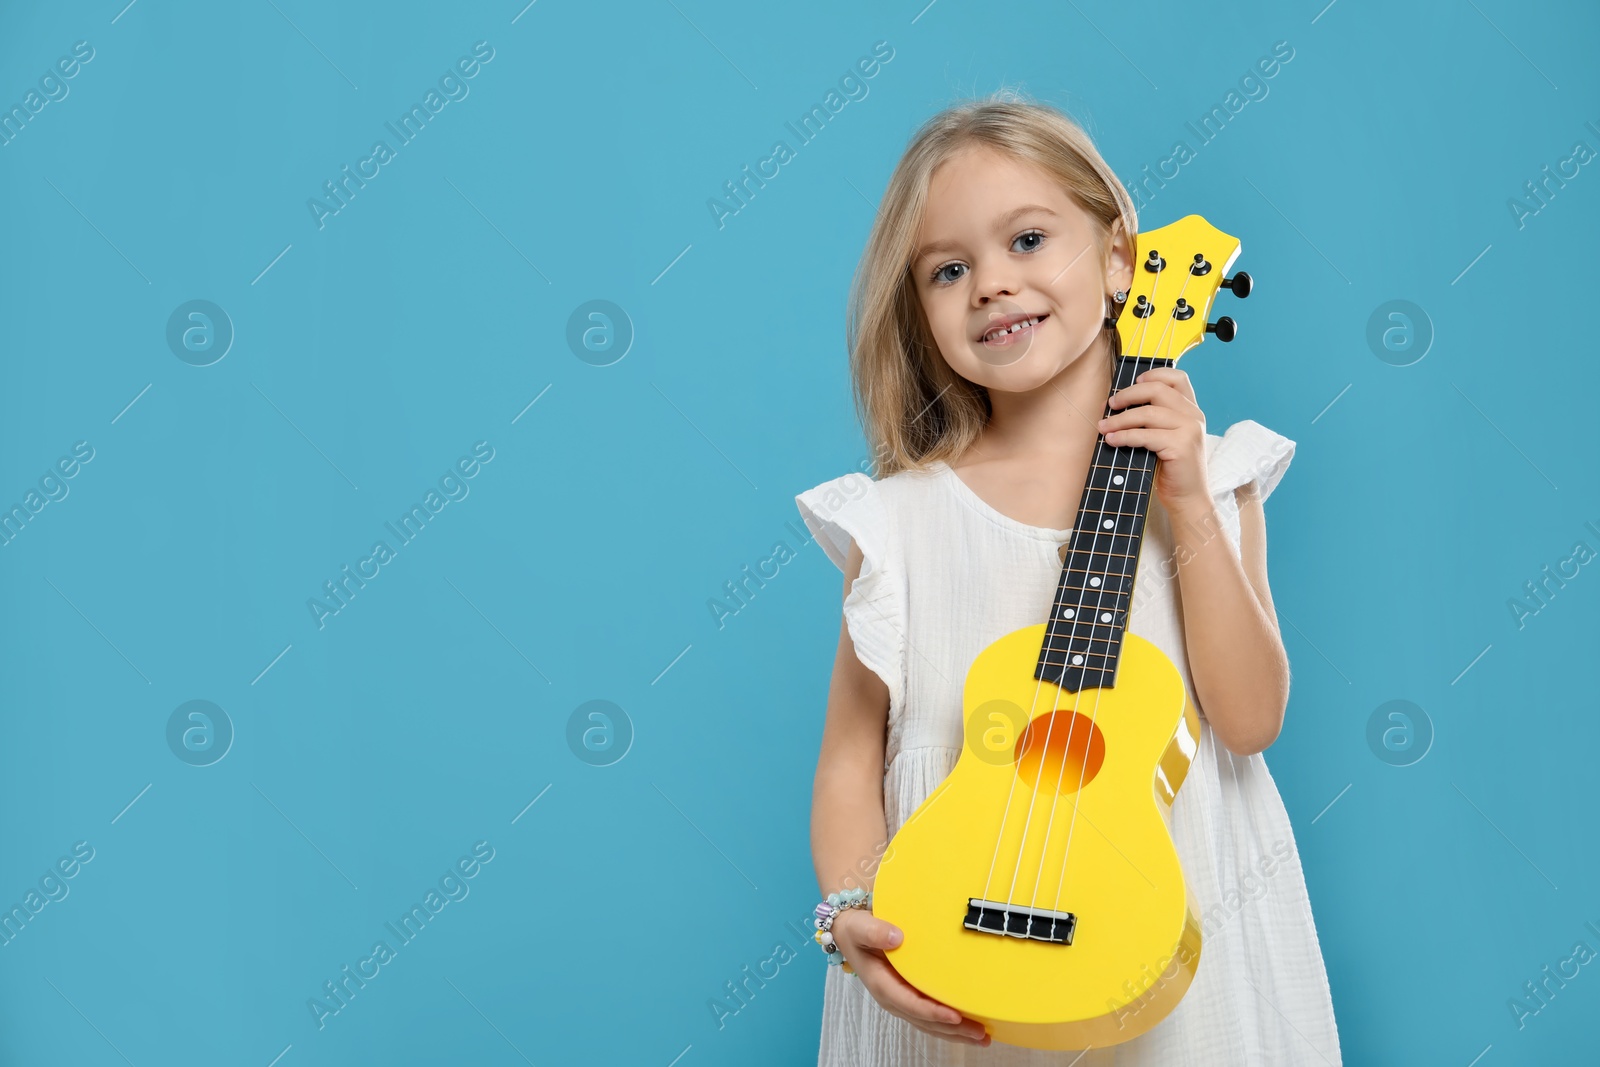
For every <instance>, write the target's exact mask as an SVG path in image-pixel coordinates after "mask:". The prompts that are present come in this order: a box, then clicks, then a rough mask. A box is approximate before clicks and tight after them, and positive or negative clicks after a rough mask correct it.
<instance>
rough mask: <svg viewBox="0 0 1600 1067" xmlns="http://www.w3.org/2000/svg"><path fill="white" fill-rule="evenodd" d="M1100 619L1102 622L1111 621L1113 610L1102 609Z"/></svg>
mask: <svg viewBox="0 0 1600 1067" xmlns="http://www.w3.org/2000/svg"><path fill="white" fill-rule="evenodd" d="M1100 621H1101V622H1110V621H1111V612H1109V611H1102V612H1101V613H1100Z"/></svg>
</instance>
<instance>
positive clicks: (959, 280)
mask: <svg viewBox="0 0 1600 1067" xmlns="http://www.w3.org/2000/svg"><path fill="white" fill-rule="evenodd" d="M1121 235H1122V229H1121V225H1120V223H1119V224H1118V225H1117V227H1116V228H1115V229H1114V230H1113V233H1112V238H1113V241H1112V245H1113V254H1112V258H1111V276H1110V277H1109V278H1108V277H1107V276H1106V275H1105V274H1104V273H1103V271H1102V266H1101V259H1100V247H1099V245H1098V243H1097V239H1096V233H1095V224H1094V222H1093V220H1092V219H1091V218H1090V216H1089V215H1088V213H1087V212H1085V211H1084V210H1083V209H1082V208H1080V207H1079V206H1078V204H1077V202H1076V201H1074V200H1073V199H1072V197H1071V195H1070V194H1068V193H1067V192H1066V191H1065V190H1064V189H1062V188H1060V187H1059V186H1058V185H1057V184H1056V183H1055V182H1054V181H1052V180H1051V179H1050V177H1049V176H1048V175H1047V174H1045V173H1044V172H1043V171H1042V170H1040V169H1039V168H1037V167H1035V166H1033V165H1032V164H1029V163H1025V162H1022V161H1019V160H1016V159H1013V158H1012V157H1011V156H1008V155H1005V154H1004V153H1001V152H997V151H995V150H994V149H992V148H989V147H987V146H974V147H971V148H968V149H964V150H963V151H962V152H960V153H959V154H957V155H954V156H951V157H950V158H949V159H946V160H945V161H944V162H943V163H941V164H939V166H938V167H937V168H935V169H934V172H933V177H932V181H931V182H930V184H929V188H928V202H927V210H926V211H925V213H924V214H923V219H922V228H921V230H920V232H919V233H918V235H917V244H916V248H917V251H915V252H913V253H912V256H913V258H912V261H911V269H912V274H913V280H914V282H915V284H916V289H917V294H918V297H919V298H920V300H921V303H922V309H923V313H924V314H925V315H926V316H927V319H928V324H929V326H930V327H932V330H933V337H934V341H935V343H937V344H938V346H939V351H940V353H941V354H942V355H943V356H944V359H945V362H947V363H949V364H950V367H951V369H953V370H954V371H955V372H956V373H957V374H959V375H961V376H962V377H963V378H965V379H967V380H968V381H971V382H974V383H976V384H978V385H982V386H985V387H987V388H990V389H1000V390H1003V391H1006V392H1025V391H1027V390H1031V389H1036V388H1038V387H1039V386H1041V385H1043V384H1045V383H1046V382H1048V381H1050V380H1051V379H1052V378H1054V377H1055V376H1056V375H1058V374H1060V373H1061V372H1062V371H1063V370H1065V369H1066V368H1067V367H1068V366H1070V365H1071V364H1072V363H1074V362H1075V361H1077V360H1078V359H1079V358H1081V357H1082V356H1083V355H1084V354H1085V353H1087V352H1089V351H1091V350H1094V351H1099V347H1098V345H1097V344H1096V342H1097V341H1101V340H1102V336H1101V335H1102V334H1103V333H1104V330H1105V316H1106V306H1107V304H1106V298H1107V297H1108V296H1109V295H1110V294H1111V293H1112V292H1113V291H1115V290H1119V289H1121V290H1126V289H1127V288H1128V285H1129V283H1131V281H1132V280H1133V269H1132V265H1131V264H1132V260H1131V251H1130V249H1129V248H1128V245H1127V242H1126V240H1125V239H1123V238H1122V236H1121ZM1019 323H1020V324H1021V325H1020V326H1018V325H1017V324H1019ZM1005 327H1014V328H1013V329H1011V330H1010V331H1009V332H1000V330H1001V328H1005Z"/></svg>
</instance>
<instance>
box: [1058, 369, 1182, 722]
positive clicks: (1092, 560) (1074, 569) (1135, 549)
mask: <svg viewBox="0 0 1600 1067" xmlns="http://www.w3.org/2000/svg"><path fill="white" fill-rule="evenodd" d="M1175 362H1176V361H1175V360H1172V359H1161V358H1154V357H1142V356H1141V357H1133V356H1122V357H1119V358H1118V359H1117V366H1116V374H1115V376H1114V379H1113V382H1112V386H1111V394H1110V395H1111V396H1115V395H1116V394H1117V393H1118V392H1120V391H1121V390H1123V389H1126V388H1127V387H1128V386H1130V385H1132V384H1133V383H1134V381H1135V380H1136V379H1137V378H1138V377H1139V375H1141V374H1143V373H1144V372H1145V371H1147V370H1149V369H1151V368H1152V367H1170V366H1172V365H1173V364H1174V363H1175ZM1105 413H1106V414H1107V415H1111V414H1114V411H1113V409H1112V408H1111V405H1110V398H1109V397H1108V398H1107V403H1106V412H1105ZM1156 463H1157V457H1156V454H1155V453H1154V452H1152V451H1150V450H1149V449H1148V448H1143V447H1134V448H1127V447H1117V446H1114V445H1109V444H1107V443H1106V439H1105V437H1104V436H1102V437H1101V438H1100V439H1099V441H1098V442H1096V444H1095V450H1094V459H1093V460H1092V462H1091V463H1090V466H1089V476H1088V478H1087V479H1086V480H1085V482H1084V486H1083V500H1082V502H1081V503H1080V504H1079V505H1078V517H1077V519H1076V521H1074V522H1073V524H1072V539H1071V540H1070V541H1069V542H1068V543H1067V553H1066V563H1065V565H1064V566H1063V567H1062V569H1061V580H1060V581H1059V582H1058V583H1057V585H1056V596H1055V602H1054V603H1053V604H1052V605H1051V608H1050V618H1049V620H1048V622H1047V624H1046V626H1045V638H1044V646H1043V647H1042V648H1041V649H1040V652H1039V665H1038V669H1037V670H1035V671H1034V677H1035V678H1039V679H1041V680H1044V681H1048V682H1052V683H1054V684H1056V685H1058V686H1060V687H1061V688H1062V689H1065V690H1067V691H1068V692H1073V693H1076V692H1078V691H1079V690H1082V689H1090V688H1110V687H1111V686H1114V685H1115V684H1116V678H1117V661H1118V657H1119V655H1120V653H1121V651H1122V635H1123V633H1124V632H1125V631H1126V629H1127V625H1128V611H1129V608H1130V607H1131V605H1132V603H1133V580H1134V575H1135V574H1136V573H1137V571H1138V567H1139V549H1140V547H1141V546H1142V545H1143V543H1144V525H1145V517H1146V515H1147V514H1148V513H1149V510H1150V491H1151V486H1152V484H1153V481H1154V478H1155V469H1156Z"/></svg>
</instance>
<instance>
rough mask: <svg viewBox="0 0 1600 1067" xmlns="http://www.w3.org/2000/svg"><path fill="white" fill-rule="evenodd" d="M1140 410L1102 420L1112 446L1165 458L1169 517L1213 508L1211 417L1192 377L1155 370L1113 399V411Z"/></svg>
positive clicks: (1159, 475)
mask: <svg viewBox="0 0 1600 1067" xmlns="http://www.w3.org/2000/svg"><path fill="white" fill-rule="evenodd" d="M1129 404H1138V405H1140V406H1138V407H1135V408H1131V409H1129V410H1126V411H1121V410H1119V411H1117V412H1116V413H1115V414H1113V415H1110V416H1108V417H1107V418H1104V419H1101V420H1100V423H1099V430H1100V432H1101V434H1102V435H1104V437H1105V439H1106V443H1107V444H1111V445H1116V446H1117V447H1119V448H1126V447H1130V446H1134V447H1139V446H1142V447H1144V448H1148V449H1149V450H1150V451H1152V452H1154V453H1155V454H1156V455H1157V456H1159V457H1160V459H1161V464H1160V466H1158V467H1157V468H1156V495H1157V496H1158V497H1160V499H1161V503H1162V504H1163V505H1165V507H1166V509H1167V511H1168V513H1169V514H1173V515H1177V514H1181V513H1186V512H1188V513H1195V512H1201V511H1204V510H1205V509H1207V508H1210V507H1212V506H1213V503H1212V500H1211V493H1210V491H1209V489H1208V488H1207V484H1206V416H1205V413H1204V412H1202V411H1201V410H1200V405H1199V404H1197V403H1196V402H1195V399H1194V386H1192V385H1190V384H1189V376H1188V375H1187V374H1185V373H1184V372H1183V371H1181V370H1179V369H1178V368H1177V367H1152V368H1151V369H1150V370H1147V371H1145V372H1144V373H1143V374H1141V375H1139V377H1138V378H1137V379H1135V380H1134V384H1133V385H1130V386H1128V387H1127V388H1126V389H1123V390H1121V391H1120V392H1118V393H1115V394H1113V395H1112V397H1111V402H1110V406H1111V407H1112V408H1113V409H1120V408H1127V407H1128V405H1129Z"/></svg>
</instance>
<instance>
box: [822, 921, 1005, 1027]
mask: <svg viewBox="0 0 1600 1067" xmlns="http://www.w3.org/2000/svg"><path fill="white" fill-rule="evenodd" d="M904 937H905V934H904V933H903V932H902V931H901V929H900V928H899V927H898V926H895V925H894V924H893V923H890V922H887V921H885V920H883V919H880V918H878V917H876V916H875V915H873V914H872V913H871V912H870V911H865V910H863V909H861V908H846V909H845V910H844V911H841V912H839V914H838V915H836V916H835V917H834V920H833V940H834V943H835V944H836V945H838V947H839V952H840V953H841V954H842V955H843V956H844V958H845V961H846V962H848V963H849V964H850V967H851V969H852V970H854V971H855V972H856V977H857V978H858V979H859V980H860V981H861V983H862V984H863V985H865V986H866V987H867V992H869V993H871V994H872V998H873V999H874V1000H876V1001H877V1002H878V1003H879V1004H881V1005H882V1006H883V1010H884V1011H887V1012H888V1013H889V1014H890V1015H894V1016H896V1017H898V1018H901V1019H904V1020H905V1021H906V1022H908V1023H910V1024H911V1025H912V1026H915V1027H916V1028H917V1029H918V1030H922V1031H924V1032H925V1033H929V1034H932V1035H934V1036H935V1037H942V1038H944V1039H945V1040H947V1041H962V1042H966V1043H967V1044H970V1045H979V1046H986V1045H988V1044H989V1043H990V1041H991V1040H992V1039H991V1038H990V1037H989V1034H988V1032H987V1031H986V1030H985V1029H984V1027H983V1024H982V1023H981V1022H979V1021H978V1020H976V1019H967V1018H964V1017H963V1016H962V1014H961V1013H960V1012H958V1011H956V1010H955V1009H954V1008H952V1007H950V1006H949V1005H948V1004H941V1003H939V1002H938V1001H937V1000H933V999H931V998H929V997H926V996H923V995H922V994H921V993H919V992H917V990H916V989H915V988H914V987H913V986H912V985H911V983H910V982H907V981H906V980H905V979H904V978H902V977H900V972H899V971H896V970H895V969H894V965H893V964H891V963H890V962H889V959H888V957H887V956H885V955H884V951H883V950H884V949H889V948H897V947H899V945H900V942H901V941H902V940H903V939H904Z"/></svg>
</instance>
